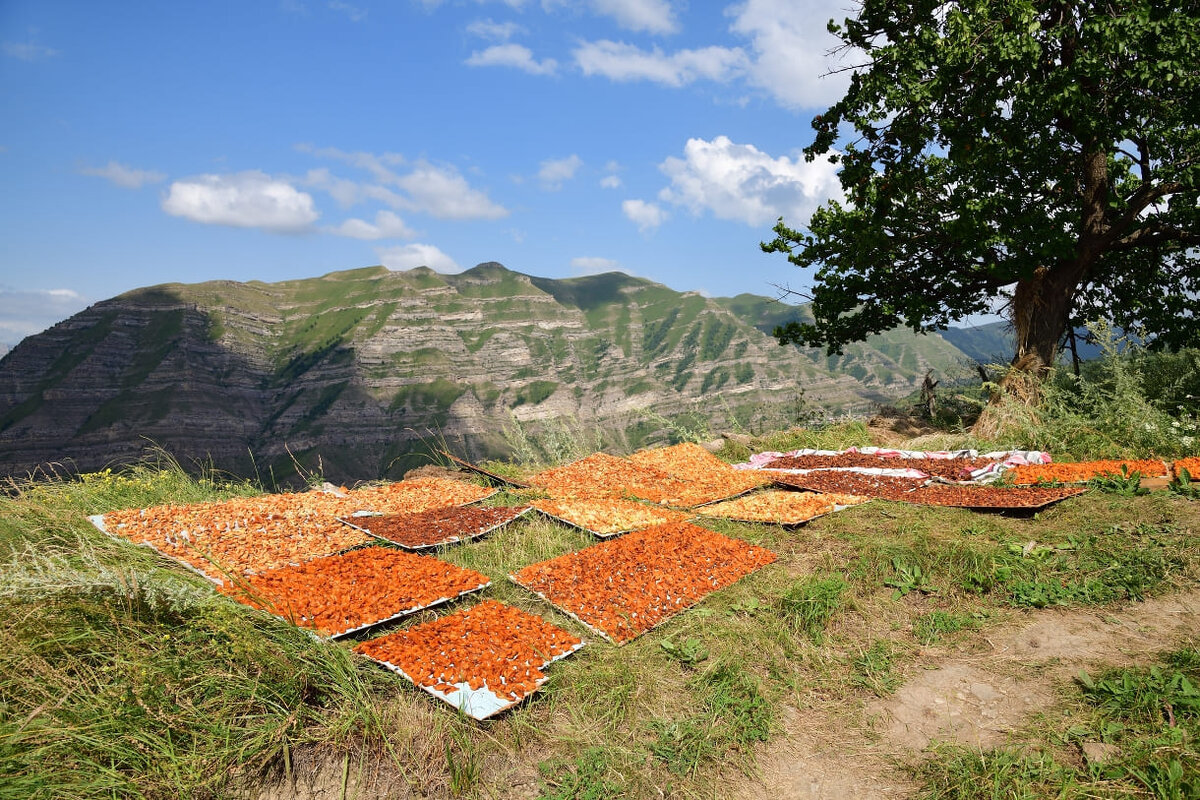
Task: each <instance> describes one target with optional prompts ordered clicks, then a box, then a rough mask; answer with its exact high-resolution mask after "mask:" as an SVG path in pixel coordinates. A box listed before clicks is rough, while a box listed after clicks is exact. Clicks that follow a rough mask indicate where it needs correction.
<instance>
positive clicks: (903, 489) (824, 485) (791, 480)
mask: <svg viewBox="0 0 1200 800" xmlns="http://www.w3.org/2000/svg"><path fill="white" fill-rule="evenodd" d="M774 480H775V482H776V483H779V484H783V485H785V486H794V487H795V488H797V489H808V490H809V491H813V492H827V493H833V494H839V493H840V494H853V495H858V496H860V497H881V498H884V499H887V500H903V499H904V498H905V496H906V495H907V494H908V493H909V492H911V491H912V490H913V489H917V488H920V487H921V486H924V485H925V484H926V483H928V481H927V480H926V479H925V478H896V477H893V476H891V475H870V474H867V473H865V472H829V471H823V472H809V473H807V474H804V475H783V474H779V475H775V476H774Z"/></svg>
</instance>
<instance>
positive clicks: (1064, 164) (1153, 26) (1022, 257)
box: [762, 0, 1200, 367]
mask: <svg viewBox="0 0 1200 800" xmlns="http://www.w3.org/2000/svg"><path fill="white" fill-rule="evenodd" d="M829 27H830V30H831V31H832V32H834V33H835V34H837V35H838V36H839V37H840V38H841V40H842V41H843V43H844V45H845V46H846V47H847V48H851V50H850V52H852V53H853V52H856V51H857V53H858V54H859V55H861V56H863V57H864V61H863V63H862V64H861V65H860V66H859V67H858V68H857V69H856V71H855V72H854V74H853V76H852V78H851V82H850V88H849V89H848V90H847V92H846V95H845V96H844V97H843V98H842V99H841V100H840V101H839V102H837V103H836V104H835V105H834V106H833V107H831V108H830V109H829V110H828V111H827V112H826V113H824V114H821V115H819V116H817V117H816V118H815V119H814V120H813V123H812V124H813V127H814V128H815V129H816V132H817V133H816V138H815V140H814V142H813V144H812V145H811V146H809V147H808V148H807V149H806V150H805V154H806V157H807V158H808V159H809V160H810V161H811V160H813V159H815V158H818V157H828V158H829V159H830V160H832V161H834V162H835V163H840V165H841V169H840V172H839V177H840V180H841V185H842V191H843V193H844V199H843V200H842V201H840V202H838V201H831V202H829V203H828V204H826V205H825V206H823V207H822V208H820V209H818V210H817V211H816V212H815V213H814V214H813V216H812V218H811V220H810V221H809V223H808V226H807V229H806V230H793V229H792V228H789V227H787V225H786V224H785V221H784V220H783V219H782V218H781V219H780V220H779V224H778V225H776V226H775V233H776V238H775V239H774V240H773V241H771V242H764V243H763V244H762V248H763V249H764V250H765V251H767V252H783V253H786V254H787V257H788V259H789V260H790V261H791V262H792V263H794V264H796V265H798V266H800V267H812V268H815V270H816V271H815V275H814V276H813V280H814V284H813V289H812V292H811V299H812V301H813V303H812V313H813V315H814V318H815V319H814V322H813V323H811V324H802V323H790V324H789V325H787V326H784V327H782V328H780V329H777V330H776V336H777V337H779V338H780V341H781V342H789V341H790V342H796V343H800V344H805V345H809V346H826V347H827V348H828V349H829V351H830V352H837V351H839V350H840V349H841V347H842V345H844V344H847V343H849V342H853V341H858V340H861V339H864V338H866V337H867V336H868V335H870V334H872V333H878V332H881V331H885V330H889V329H891V328H894V327H897V326H899V325H904V326H907V327H909V328H912V329H913V330H914V331H917V332H926V331H933V330H937V329H940V328H944V327H946V326H947V325H948V324H949V323H951V322H953V321H955V320H958V319H961V318H962V317H964V316H967V315H970V314H976V313H981V312H985V311H988V310H989V309H990V308H991V305H992V303H993V302H995V301H996V298H1000V297H1004V296H1006V295H1007V296H1009V297H1010V298H1011V299H1010V300H1009V302H1008V304H1007V313H1008V315H1009V317H1010V319H1011V320H1012V322H1013V326H1014V330H1015V333H1016V340H1017V352H1016V354H1015V357H1014V362H1018V361H1022V362H1023V363H1025V364H1026V365H1032V366H1037V367H1041V366H1046V365H1050V364H1052V363H1053V362H1054V360H1055V357H1056V355H1057V352H1058V347H1059V343H1060V341H1061V340H1062V337H1063V336H1064V334H1065V332H1066V331H1067V330H1068V329H1069V326H1072V325H1074V324H1076V323H1078V322H1080V321H1082V320H1086V319H1092V318H1105V319H1108V320H1110V321H1112V322H1114V323H1115V324H1117V325H1119V326H1122V327H1125V328H1127V329H1134V330H1142V331H1144V333H1145V335H1146V336H1147V337H1149V339H1150V340H1151V341H1152V343H1154V344H1157V345H1159V346H1167V347H1177V346H1181V345H1184V344H1195V343H1197V342H1198V341H1200V260H1198V256H1197V253H1196V250H1195V248H1196V246H1197V245H1200V224H1198V222H1200V127H1198V125H1197V122H1198V119H1200V2H1195V1H1194V0H1186V1H1185V2H1161V0H1112V2H1099V1H1098V0H1096V1H1092V0H1056V1H1050V0H949V2H943V0H937V2H934V1H933V0H918V2H915V3H908V2H898V0H863V4H862V7H861V9H860V11H859V13H858V16H857V17H855V18H852V19H847V20H845V21H844V23H842V24H841V25H838V24H835V23H833V22H831V23H830V26H829ZM835 146H836V147H837V149H835Z"/></svg>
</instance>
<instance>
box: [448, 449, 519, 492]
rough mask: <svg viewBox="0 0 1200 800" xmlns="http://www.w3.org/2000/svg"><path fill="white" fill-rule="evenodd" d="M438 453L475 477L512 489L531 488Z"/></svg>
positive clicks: (456, 457) (476, 465)
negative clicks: (479, 476)
mask: <svg viewBox="0 0 1200 800" xmlns="http://www.w3.org/2000/svg"><path fill="white" fill-rule="evenodd" d="M439 452H440V453H441V454H442V455H444V456H445V457H446V458H448V459H450V460H451V461H453V462H454V463H455V464H457V465H458V466H459V467H461V468H462V469H465V470H467V471H468V472H474V473H475V474H476V475H482V476H483V477H485V478H487V479H489V480H493V481H495V482H496V483H499V484H501V485H502V486H511V487H513V488H514V489H529V488H532V487H530V486H529V484H527V483H521V482H520V481H514V480H513V479H512V478H506V477H504V476H503V475H499V474H497V473H495V472H491V471H490V470H486V469H484V468H483V467H481V466H479V465H478V464H472V463H471V462H470V461H466V460H464V459H461V458H459V457H458V456H456V455H454V454H453V453H451V452H450V451H448V450H441V451H439Z"/></svg>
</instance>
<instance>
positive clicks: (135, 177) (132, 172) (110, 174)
mask: <svg viewBox="0 0 1200 800" xmlns="http://www.w3.org/2000/svg"><path fill="white" fill-rule="evenodd" d="M79 171H80V173H82V174H84V175H94V176H95V177H97V178H105V179H107V180H110V181H112V182H113V183H115V184H116V185H117V186H123V187H125V188H126V189H140V188H142V187H143V186H145V185H146V184H147V183H161V182H162V181H165V180H166V179H167V176H166V175H164V174H163V173H161V172H158V171H156V170H150V169H134V168H133V167H128V166H126V165H124V164H122V163H120V162H118V161H109V162H108V163H107V164H105V165H104V166H103V167H83V168H81V169H80V170H79Z"/></svg>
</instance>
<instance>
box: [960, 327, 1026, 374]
mask: <svg viewBox="0 0 1200 800" xmlns="http://www.w3.org/2000/svg"><path fill="white" fill-rule="evenodd" d="M942 338H944V339H945V340H946V341H948V342H950V344H952V345H954V346H955V347H957V348H958V349H959V350H962V351H963V352H964V353H966V354H967V355H968V356H970V357H971V358H972V359H974V360H975V361H978V362H979V363H980V364H1007V363H1008V362H1009V361H1010V360H1011V359H1012V356H1013V352H1014V351H1015V350H1016V347H1017V340H1016V339H1015V338H1014V337H1013V334H1012V329H1011V327H1010V325H1009V324H1008V323H1007V322H989V323H988V324H986V325H975V326H972V327H970V328H948V329H946V330H944V331H942Z"/></svg>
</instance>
